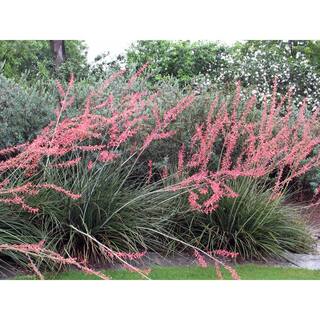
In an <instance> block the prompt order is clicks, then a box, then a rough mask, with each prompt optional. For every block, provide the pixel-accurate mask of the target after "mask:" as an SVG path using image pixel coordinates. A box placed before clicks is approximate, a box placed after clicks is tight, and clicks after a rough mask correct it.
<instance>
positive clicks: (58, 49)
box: [50, 40, 66, 70]
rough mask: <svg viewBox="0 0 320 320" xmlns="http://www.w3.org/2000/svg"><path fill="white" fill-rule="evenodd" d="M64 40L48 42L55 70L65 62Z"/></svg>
mask: <svg viewBox="0 0 320 320" xmlns="http://www.w3.org/2000/svg"><path fill="white" fill-rule="evenodd" d="M64 42H65V41H64V40H50V46H51V52H52V57H53V63H54V67H55V70H58V69H59V67H60V65H61V64H62V63H63V62H64V61H65V60H66V49H65V44H64Z"/></svg>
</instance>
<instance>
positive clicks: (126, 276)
mask: <svg viewBox="0 0 320 320" xmlns="http://www.w3.org/2000/svg"><path fill="white" fill-rule="evenodd" d="M236 270H237V272H238V274H239V275H240V277H241V279H242V280H320V270H308V269H298V268H289V267H273V266H266V265H256V264H244V265H237V266H236ZM104 273H105V274H106V275H108V276H110V277H111V278H112V279H113V280H142V278H141V276H140V275H139V274H137V273H135V272H130V271H126V270H110V269H109V270H104ZM222 273H223V276H224V279H226V280H230V279H231V277H230V275H229V273H228V272H226V271H225V270H222ZM149 277H150V278H151V279H153V280H215V279H216V275H215V270H214V268H213V267H208V268H201V267H198V266H191V267H153V268H152V271H151V273H150V274H149ZM35 279H36V277H35V276H33V275H30V276H28V275H27V276H17V277H16V278H15V280H35ZM45 279H46V280H98V279H99V278H98V277H96V276H94V275H88V274H85V273H83V272H80V271H74V270H72V271H67V272H62V273H58V274H52V273H51V274H50V273H48V274H46V275H45Z"/></svg>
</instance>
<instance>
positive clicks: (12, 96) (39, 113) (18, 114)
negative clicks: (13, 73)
mask: <svg viewBox="0 0 320 320" xmlns="http://www.w3.org/2000/svg"><path fill="white" fill-rule="evenodd" d="M56 97H57V96H56V93H53V92H44V91H43V90H42V89H41V88H39V86H37V85H34V86H33V87H27V86H24V87H23V86H22V85H19V84H17V83H15V82H14V81H13V80H11V79H8V78H5V77H4V76H3V75H1V74H0V122H1V127H0V148H4V147H7V146H12V145H15V144H19V143H24V142H25V141H27V140H29V139H32V138H34V137H35V135H36V134H37V133H38V132H39V130H41V129H42V128H43V127H44V126H45V125H47V124H48V122H49V121H50V118H52V111H53V108H54V107H55V104H56V103H57V100H56Z"/></svg>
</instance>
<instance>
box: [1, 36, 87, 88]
mask: <svg viewBox="0 0 320 320" xmlns="http://www.w3.org/2000/svg"><path fill="white" fill-rule="evenodd" d="M65 49H66V61H65V63H64V64H63V65H62V66H61V67H60V70H59V71H58V72H56V71H55V70H54V64H53V57H52V53H51V49H50V44H49V41H47V40H24V41H20V40H12V41H3V40H1V41H0V65H1V64H2V73H3V75H4V76H5V77H7V78H13V79H15V80H19V79H20V78H21V75H23V74H24V75H25V77H26V78H27V79H28V80H29V81H32V82H34V81H36V80H38V79H39V78H42V79H46V80H48V79H50V78H61V79H66V78H68V77H69V75H70V73H75V74H76V76H77V78H79V79H80V78H85V77H86V75H87V74H88V71H89V66H88V63H87V59H86V46H85V44H84V43H83V41H76V40H66V41H65Z"/></svg>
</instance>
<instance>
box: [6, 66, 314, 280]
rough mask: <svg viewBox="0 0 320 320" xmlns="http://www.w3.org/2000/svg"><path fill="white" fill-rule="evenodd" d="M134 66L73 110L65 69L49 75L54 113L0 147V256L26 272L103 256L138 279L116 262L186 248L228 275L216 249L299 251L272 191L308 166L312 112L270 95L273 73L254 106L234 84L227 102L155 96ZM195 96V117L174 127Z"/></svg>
mask: <svg viewBox="0 0 320 320" xmlns="http://www.w3.org/2000/svg"><path fill="white" fill-rule="evenodd" d="M147 67H148V66H147V65H144V66H143V67H142V68H141V69H140V70H138V72H136V73H134V74H132V75H131V77H130V76H129V77H127V76H126V78H128V81H122V82H120V84H121V87H120V88H119V83H118V90H117V91H116V92H113V91H111V90H110V88H111V85H112V83H114V82H116V81H119V79H123V77H124V74H125V71H124V70H120V71H118V72H116V73H114V74H112V75H111V77H110V78H108V79H107V80H106V81H104V82H103V83H102V84H101V85H100V86H99V87H98V88H96V89H91V90H90V91H89V93H88V95H87V97H86V100H85V103H84V105H82V106H80V105H76V106H74V104H75V103H76V102H77V100H76V92H75V89H74V77H73V76H71V78H70V81H69V83H68V86H67V87H64V86H63V85H62V84H61V83H60V82H57V83H56V85H57V91H58V93H59V95H60V99H59V104H58V106H57V108H56V110H55V118H54V120H53V121H51V122H50V123H49V124H48V125H47V126H46V127H45V128H44V129H43V130H42V131H41V132H40V133H39V134H38V135H37V136H36V137H35V138H34V139H33V140H31V141H29V142H26V143H23V144H20V145H16V146H10V147H8V148H4V149H2V150H0V156H1V157H2V159H3V160H2V161H1V162H0V175H1V182H0V212H1V216H0V252H1V259H2V261H3V263H10V261H15V263H19V264H20V265H22V266H23V267H28V268H30V269H31V270H32V271H33V272H35V273H36V274H37V275H38V276H39V277H42V270H45V269H48V268H51V269H55V268H59V267H61V266H65V265H73V266H76V267H77V268H79V269H81V270H83V271H85V272H87V273H91V274H96V275H99V276H100V277H102V278H105V276H104V275H103V274H101V273H99V272H97V271H95V270H93V269H92V268H90V267H89V266H90V265H91V263H92V262H102V263H103V262H106V261H112V260H116V261H118V262H119V261H121V263H122V264H123V266H124V268H127V269H130V270H134V271H135V272H137V273H139V274H140V275H141V276H143V277H146V278H148V274H149V273H150V270H140V269H138V268H136V267H134V266H133V265H131V264H130V260H135V259H138V258H140V257H142V256H143V255H145V254H146V252H147V251H158V252H161V253H163V254H166V253H168V252H171V253H172V251H173V252H174V251H179V250H189V251H190V252H191V253H193V254H194V257H195V260H196V261H197V262H198V263H199V265H200V266H202V267H207V260H212V261H214V262H215V270H216V274H217V276H218V277H222V273H221V270H220V267H222V268H224V269H225V270H227V271H228V272H229V273H230V275H231V277H232V278H234V279H238V278H239V275H238V274H237V272H236V270H235V269H234V268H232V267H230V266H229V265H228V264H226V263H225V262H223V261H222V260H221V259H220V258H219V255H220V256H221V255H223V254H238V255H241V256H242V257H244V258H259V259H261V258H266V257H269V256H275V257H281V255H282V254H283V252H285V251H286V250H288V251H293V252H299V253H305V252H309V251H311V250H312V239H311V236H310V234H309V232H308V230H307V228H306V227H305V225H304V224H303V223H302V222H301V221H299V219H298V217H297V215H296V214H294V212H293V211H294V210H292V209H290V208H288V207H286V206H285V204H284V202H283V197H284V195H285V193H286V191H287V190H290V188H291V187H292V185H293V184H294V182H295V179H297V178H299V177H302V176H304V175H305V174H306V173H308V172H310V170H313V169H315V168H318V167H319V163H320V156H319V153H317V152H315V151H317V148H318V147H319V142H320V136H319V132H318V131H317V125H316V124H317V121H318V120H319V119H318V109H317V110H315V111H314V112H311V111H309V110H307V103H306V101H303V102H302V104H301V105H300V106H297V105H294V104H292V91H291V90H290V88H289V91H288V92H287V94H286V95H284V96H281V97H279V95H278V90H277V86H278V80H277V78H275V79H274V85H273V93H272V96H271V98H270V99H268V98H267V97H265V99H264V102H263V105H262V108H260V109H259V108H256V107H255V106H256V97H255V96H252V97H251V98H250V99H249V100H248V101H245V102H244V101H242V99H241V87H240V84H237V89H236V92H235V93H234V96H233V97H232V99H231V100H224V99H223V98H222V97H219V96H216V97H214V98H213V99H208V98H210V96H209V97H208V96H205V98H204V97H203V96H201V95H200V96H198V95H196V94H195V93H193V92H191V93H190V94H186V93H184V94H181V96H180V97H179V98H178V99H175V101H174V103H169V104H166V103H164V100H163V99H161V91H148V90H147V89H146V88H141V86H139V82H138V79H139V77H141V75H142V73H143V72H144V71H145V69H147ZM120 81H121V80H120ZM199 103H200V105H201V106H202V110H200V111H197V112H198V116H199V117H198V118H195V119H194V123H192V124H191V123H190V122H186V121H185V122H184V121H183V119H184V117H185V114H187V113H188V111H189V110H192V108H193V107H194V105H197V104H198V105H199ZM297 108H298V112H296V109H297ZM201 114H202V116H200V115H201ZM186 117H187V116H186ZM172 141H174V143H173V144H172ZM172 145H174V146H178V147H177V148H172ZM167 146H171V148H170V147H168V149H170V150H171V151H170V153H169V154H168V155H166V156H164V155H163V153H162V152H160V151H163V150H166V147H167ZM157 150H159V153H157ZM243 181H247V185H245V187H243V184H244V182H243ZM248 181H249V182H248ZM250 196H251V198H250ZM8 217H10V218H9V219H8ZM24 225H26V226H27V228H29V229H30V232H24V231H22V230H21V229H22V226H24ZM217 250H226V251H222V252H223V253H221V252H220V251H217Z"/></svg>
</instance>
